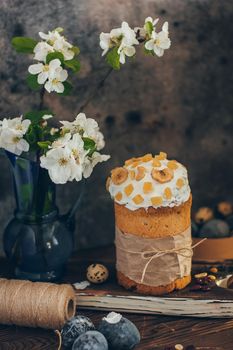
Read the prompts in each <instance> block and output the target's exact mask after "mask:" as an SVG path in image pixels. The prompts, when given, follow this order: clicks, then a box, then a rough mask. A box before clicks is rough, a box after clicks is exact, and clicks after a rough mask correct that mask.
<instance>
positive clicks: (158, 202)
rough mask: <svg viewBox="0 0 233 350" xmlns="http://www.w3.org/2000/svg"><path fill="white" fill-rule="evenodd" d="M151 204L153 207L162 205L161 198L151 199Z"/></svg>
mask: <svg viewBox="0 0 233 350" xmlns="http://www.w3.org/2000/svg"><path fill="white" fill-rule="evenodd" d="M151 203H152V205H154V206H158V205H161V204H162V203H163V198H162V197H151Z"/></svg>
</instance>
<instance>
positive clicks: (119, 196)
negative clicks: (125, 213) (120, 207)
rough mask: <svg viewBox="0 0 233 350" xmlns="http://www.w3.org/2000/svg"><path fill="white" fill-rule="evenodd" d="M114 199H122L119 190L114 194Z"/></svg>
mask: <svg viewBox="0 0 233 350" xmlns="http://www.w3.org/2000/svg"><path fill="white" fill-rule="evenodd" d="M115 200H116V201H121V200H122V193H121V192H118V193H117V194H116V195H115Z"/></svg>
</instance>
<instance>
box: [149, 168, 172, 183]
mask: <svg viewBox="0 0 233 350" xmlns="http://www.w3.org/2000/svg"><path fill="white" fill-rule="evenodd" d="M151 176H152V178H153V179H154V180H156V181H158V182H160V183H165V182H169V181H171V180H172V179H173V176H174V174H173V171H172V170H171V169H169V168H164V169H162V170H157V169H153V170H152V172H151Z"/></svg>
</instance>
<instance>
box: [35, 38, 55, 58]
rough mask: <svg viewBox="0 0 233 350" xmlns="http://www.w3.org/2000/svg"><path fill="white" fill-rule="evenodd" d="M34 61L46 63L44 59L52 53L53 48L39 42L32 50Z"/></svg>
mask: <svg viewBox="0 0 233 350" xmlns="http://www.w3.org/2000/svg"><path fill="white" fill-rule="evenodd" d="M33 52H34V54H35V56H34V59H35V60H37V61H41V62H46V57H47V55H48V54H49V53H50V52H54V48H53V47H52V46H51V45H49V44H48V43H46V42H44V41H40V42H39V43H38V44H36V46H35V47H34V50H33Z"/></svg>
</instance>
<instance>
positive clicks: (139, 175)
mask: <svg viewBox="0 0 233 350" xmlns="http://www.w3.org/2000/svg"><path fill="white" fill-rule="evenodd" d="M145 173H146V169H145V168H144V167H143V166H139V167H137V174H136V176H135V180H136V181H140V180H142V179H143V178H144V176H145Z"/></svg>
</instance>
